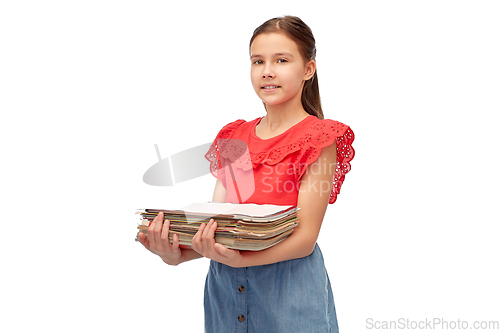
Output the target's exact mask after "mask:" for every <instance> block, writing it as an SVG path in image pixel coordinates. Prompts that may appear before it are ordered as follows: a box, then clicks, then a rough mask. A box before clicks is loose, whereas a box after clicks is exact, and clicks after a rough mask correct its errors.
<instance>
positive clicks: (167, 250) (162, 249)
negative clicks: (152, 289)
mask: <svg viewBox="0 0 500 333" xmlns="http://www.w3.org/2000/svg"><path fill="white" fill-rule="evenodd" d="M169 228H170V221H169V220H165V223H163V213H162V212H160V213H158V215H157V216H156V217H155V218H154V220H153V222H151V224H150V225H149V228H148V237H146V235H145V234H143V233H142V232H141V233H139V242H140V243H141V244H142V245H144V247H145V248H146V249H148V250H149V251H151V252H152V253H154V254H156V255H158V256H160V257H161V258H162V260H163V261H164V262H166V263H167V264H169V265H174V266H175V265H178V264H180V263H181V254H182V250H181V249H180V247H179V236H178V235H177V234H174V236H173V243H172V244H171V243H170V240H169V239H168V232H169Z"/></svg>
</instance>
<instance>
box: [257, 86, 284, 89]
mask: <svg viewBox="0 0 500 333" xmlns="http://www.w3.org/2000/svg"><path fill="white" fill-rule="evenodd" d="M279 87H280V86H265V87H262V88H261V89H277V88H279Z"/></svg>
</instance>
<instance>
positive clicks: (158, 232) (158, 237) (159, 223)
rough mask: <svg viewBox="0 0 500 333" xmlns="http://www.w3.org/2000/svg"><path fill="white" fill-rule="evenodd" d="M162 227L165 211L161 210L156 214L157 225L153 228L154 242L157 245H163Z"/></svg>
mask: <svg viewBox="0 0 500 333" xmlns="http://www.w3.org/2000/svg"><path fill="white" fill-rule="evenodd" d="M162 229H163V213H162V212H160V213H158V215H157V216H156V222H155V226H154V229H153V238H154V242H155V245H156V247H159V246H161V231H162Z"/></svg>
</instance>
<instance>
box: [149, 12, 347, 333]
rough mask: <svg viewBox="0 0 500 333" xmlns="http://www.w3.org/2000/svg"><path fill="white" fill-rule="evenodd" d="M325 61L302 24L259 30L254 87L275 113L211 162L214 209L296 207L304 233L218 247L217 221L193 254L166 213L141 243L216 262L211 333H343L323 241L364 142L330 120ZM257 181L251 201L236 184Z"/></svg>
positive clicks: (228, 132) (171, 258)
mask: <svg viewBox="0 0 500 333" xmlns="http://www.w3.org/2000/svg"><path fill="white" fill-rule="evenodd" d="M315 56H316V47H315V40H314V37H313V34H312V32H311V30H310V29H309V27H308V26H307V25H306V24H305V23H304V22H302V21H301V20H300V19H299V18H297V17H292V16H285V17H280V18H274V19H271V20H269V21H267V22H265V23H264V24H262V25H261V26H260V27H258V28H257V29H256V30H255V31H254V33H253V36H252V38H251V40H250V60H251V80H252V85H253V87H254V89H255V92H256V93H257V95H258V96H259V98H260V99H261V100H262V101H263V102H264V106H265V109H266V115H265V116H264V117H261V118H258V119H255V120H253V121H249V122H246V121H244V120H237V121H235V122H232V123H230V124H228V125H226V126H224V127H223V128H222V130H221V131H220V132H219V134H218V135H217V137H216V139H215V140H214V143H213V145H212V147H211V149H210V151H209V152H208V153H207V155H206V157H207V158H208V159H209V160H210V161H211V171H212V173H213V174H214V176H216V177H217V183H216V186H215V191H214V196H213V201H218V202H235V203H238V202H244V203H257V204H278V205H294V206H295V205H296V206H298V207H300V210H299V213H298V214H299V225H298V226H297V227H296V228H295V229H294V230H293V233H292V234H291V235H290V236H289V237H288V238H287V239H286V240H284V241H282V242H281V243H279V244H277V245H275V246H273V247H271V248H268V249H266V250H262V251H237V250H232V249H228V248H226V247H225V246H223V245H221V244H218V243H216V242H215V240H214V234H215V230H216V228H217V223H216V222H214V220H211V221H210V222H209V223H208V224H206V225H205V224H202V225H201V227H200V229H199V231H198V232H197V233H196V235H195V236H194V237H193V241H192V249H189V248H185V247H182V246H179V238H178V236H177V235H174V236H173V242H172V243H170V242H169V241H168V229H169V221H168V220H166V221H165V222H164V223H162V221H163V215H162V214H159V215H158V217H157V218H156V219H155V220H154V221H153V222H152V223H151V226H150V227H149V230H148V233H149V235H150V236H149V241H148V240H147V239H146V237H145V236H144V234H141V235H140V241H141V243H142V244H143V245H144V246H145V247H146V248H147V249H148V250H150V251H151V252H153V253H155V254H157V255H159V256H160V257H161V258H162V259H163V261H165V262H166V263H167V264H169V265H177V264H179V263H182V262H185V261H188V260H191V259H195V258H199V257H207V258H210V259H211V262H210V269H209V272H208V274H207V278H206V284H205V300H204V305H205V331H206V332H216V333H220V332H259V333H260V332H338V325H337V318H336V313H335V306H334V301H333V295H332V291H331V287H330V281H329V278H328V275H327V272H326V270H325V266H324V262H323V257H322V254H321V251H320V249H319V247H318V245H317V244H316V240H317V238H318V234H319V231H320V227H321V224H322V222H323V217H324V214H325V211H326V208H327V206H328V203H334V202H335V200H336V198H337V194H338V193H339V191H340V187H341V185H342V183H343V181H344V177H345V174H346V173H347V172H349V170H350V164H349V162H350V161H351V159H352V158H353V157H354V150H353V149H352V146H351V143H352V142H353V140H354V134H353V132H352V131H351V130H350V128H349V127H348V126H346V125H344V124H342V123H340V122H337V121H333V120H327V119H323V112H322V109H321V103H320V97H319V88H318V77H317V73H316V62H315ZM224 140H226V141H224ZM227 140H234V141H233V142H244V143H245V144H246V149H248V150H247V152H248V153H249V154H248V156H249V160H248V161H247V162H248V163H233V162H234V161H235V159H234V158H233V159H232V158H231V156H230V154H229V155H228V151H227V147H228V146H230V145H229V144H227V142H228V141H227ZM224 142H226V144H224ZM235 146H238V144H235ZM229 153H230V152H229ZM231 163H232V167H231V170H230V172H229V171H228V172H226V171H227V170H229V169H227V166H228V165H229V164H231ZM249 173H251V174H252V176H253V178H252V179H253V184H252V187H251V189H252V191H251V193H250V194H248V195H245V196H244V197H243V198H242V196H241V194H240V192H242V191H238V190H237V189H236V186H233V185H232V184H234V182H233V180H234V179H238V177H240V178H241V177H243V178H244V177H245V176H246V175H248V174H249ZM240 187H241V186H240Z"/></svg>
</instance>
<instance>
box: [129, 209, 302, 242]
mask: <svg viewBox="0 0 500 333" xmlns="http://www.w3.org/2000/svg"><path fill="white" fill-rule="evenodd" d="M159 212H163V218H164V220H167V219H168V220H169V221H170V230H169V238H170V241H172V237H173V235H174V234H177V235H178V236H179V243H180V244H182V245H188V246H191V240H192V239H193V236H194V235H195V234H196V232H197V231H198V229H199V227H200V225H201V224H202V223H208V222H209V221H210V220H211V219H214V220H215V221H216V222H217V230H216V231H215V242H217V243H220V244H222V245H225V246H226V247H228V248H231V249H237V250H251V251H259V250H263V249H267V248H269V247H271V246H273V245H276V244H278V243H279V242H281V241H283V240H284V239H285V238H287V237H288V235H290V234H291V233H292V230H293V228H295V227H296V226H297V224H298V218H297V212H298V208H297V207H294V206H277V205H257V204H231V203H219V202H209V203H196V204H192V205H189V206H187V207H184V208H182V209H181V210H165V209H143V210H139V211H138V212H137V213H138V214H140V215H141V219H142V221H141V223H140V224H139V226H138V227H137V228H138V229H139V231H138V233H137V237H136V240H138V237H139V232H142V233H144V234H145V235H146V236H147V235H148V227H149V225H150V223H151V222H152V221H153V220H154V218H155V217H156V216H157V215H158V213H159Z"/></svg>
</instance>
